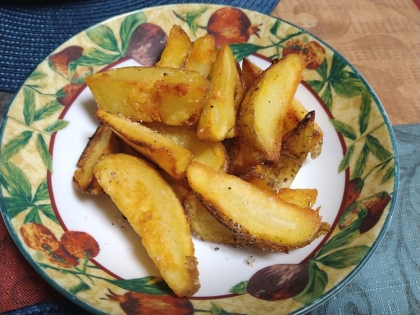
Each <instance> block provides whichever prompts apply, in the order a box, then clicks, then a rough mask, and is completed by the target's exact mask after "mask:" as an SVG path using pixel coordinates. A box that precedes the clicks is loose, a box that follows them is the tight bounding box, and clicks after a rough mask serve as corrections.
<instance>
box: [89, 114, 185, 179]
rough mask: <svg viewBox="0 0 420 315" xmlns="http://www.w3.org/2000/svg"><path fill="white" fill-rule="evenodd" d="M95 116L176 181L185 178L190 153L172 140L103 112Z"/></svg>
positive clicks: (142, 126)
mask: <svg viewBox="0 0 420 315" xmlns="http://www.w3.org/2000/svg"><path fill="white" fill-rule="evenodd" d="M95 116H96V117H97V118H98V119H99V121H100V122H102V123H103V124H105V125H106V126H108V127H109V128H110V129H111V130H112V131H113V132H114V133H115V134H116V135H118V137H119V138H120V139H121V140H123V141H124V142H125V143H127V144H128V145H129V146H130V147H132V148H133V149H134V150H135V151H136V152H138V153H140V154H142V155H143V156H145V157H147V158H148V159H149V160H150V161H152V162H153V163H156V164H157V165H158V166H160V167H161V168H162V169H163V170H164V171H165V172H167V173H168V174H169V175H171V176H172V177H174V178H176V179H180V178H183V177H185V173H186V170H187V167H188V165H189V164H190V162H191V160H192V153H191V152H190V151H189V150H187V149H185V148H184V147H182V146H180V145H178V144H176V143H175V142H174V141H173V140H171V139H169V138H168V137H165V136H163V135H161V134H159V133H158V132H156V131H155V130H152V129H150V128H148V127H146V126H144V125H142V124H139V123H135V122H132V121H130V120H128V119H126V118H124V117H121V116H119V115H116V114H112V113H110V112H107V111H104V110H101V109H99V110H97V111H96V112H95Z"/></svg>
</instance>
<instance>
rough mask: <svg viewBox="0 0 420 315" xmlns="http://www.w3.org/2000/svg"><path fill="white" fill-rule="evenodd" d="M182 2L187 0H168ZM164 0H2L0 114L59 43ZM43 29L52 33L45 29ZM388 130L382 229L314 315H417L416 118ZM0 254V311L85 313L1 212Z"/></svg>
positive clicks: (419, 190)
mask: <svg viewBox="0 0 420 315" xmlns="http://www.w3.org/2000/svg"><path fill="white" fill-rule="evenodd" d="M180 2H185V1H171V3H180ZM202 2H206V3H228V4H231V5H237V6H242V7H246V8H250V9H254V10H257V11H260V12H263V13H270V12H271V10H272V9H273V8H274V7H275V5H276V4H277V1H264V0H254V1H240V0H234V1H229V2H228V1H202ZM164 3H167V1H160V0H156V1H149V0H145V1H126V2H118V1H114V0H104V1H99V0H85V1H77V0H73V1H61V2H59V3H55V2H53V1H48V0H38V1H35V2H33V1H31V2H29V1H28V2H27V1H22V0H15V1H3V2H2V3H1V4H0V26H1V32H0V117H3V115H4V113H5V111H6V108H7V105H8V103H9V102H10V100H11V98H12V97H13V93H14V92H16V91H17V90H18V88H19V87H20V85H21V83H22V82H23V81H24V80H25V78H26V77H27V76H28V75H29V73H30V72H31V71H32V69H33V68H34V67H35V66H36V65H37V64H38V63H39V62H40V61H41V60H42V59H43V58H45V56H47V55H48V54H49V53H50V52H51V51H52V50H53V49H54V48H55V47H56V46H57V45H59V44H61V43H62V42H64V41H65V40H67V39H68V38H69V37H70V36H72V35H74V34H76V33H78V32H79V31H81V30H83V29H85V28H86V27H88V26H90V25H93V24H95V23H97V22H100V21H101V20H104V19H106V18H108V17H110V16H112V15H115V14H118V13H122V12H127V11H131V10H134V9H139V8H143V7H146V6H150V5H160V4H164ZM90 14H92V15H90ZM64 16H65V18H63V17H64ZM86 17H89V18H86ZM48 32H52V33H54V35H53V36H46V34H47V33H48ZM393 131H394V133H395V137H396V141H397V148H398V155H399V161H400V178H399V182H400V184H399V193H398V199H397V203H396V206H395V209H394V213H393V217H392V220H391V222H390V225H389V227H388V229H387V232H386V234H385V236H384V238H383V240H382V242H381V243H380V245H379V246H378V247H377V249H376V251H375V252H374V254H373V255H372V257H371V258H370V259H369V261H368V262H367V263H366V265H365V266H364V267H363V268H362V269H361V271H360V272H359V273H358V274H357V275H356V276H355V277H354V278H353V279H352V281H350V282H349V283H348V284H347V285H345V286H343V288H341V289H340V290H339V291H338V292H337V293H336V294H335V295H334V296H332V297H331V298H330V299H329V300H328V301H326V302H325V303H323V304H321V305H319V306H318V307H317V308H316V309H314V310H312V311H311V312H310V313H309V314H311V315H315V314H356V315H359V314H360V315H361V314H377V315H390V314H397V315H398V314H401V315H406V314H407V315H411V314H413V315H414V314H420V252H419V245H418V244H419V236H418V234H419V233H418V232H419V231H420V206H419V204H420V167H419V165H420V124H409V125H396V126H393ZM0 253H2V254H1V255H2V256H1V259H0V274H1V275H2V277H3V279H2V280H0V312H2V311H6V312H5V313H2V314H7V315H12V314H13V315H18V314H19V315H24V314H25V315H29V314H31V315H35V314H50V315H58V314H63V315H66V314H81V315H83V314H88V313H87V312H86V311H85V310H82V309H81V308H79V307H78V306H76V305H75V304H73V303H72V302H71V301H69V300H67V299H66V298H64V297H62V296H61V295H60V294H59V293H58V292H57V291H55V290H54V289H53V288H52V287H51V286H50V285H49V284H47V283H46V282H45V281H44V280H43V279H42V278H41V276H39V275H38V274H36V273H35V272H34V271H33V269H32V267H31V266H30V265H29V263H28V262H26V260H25V258H24V257H23V256H22V255H21V254H20V252H19V251H18V249H17V248H16V246H15V245H14V242H13V240H12V238H11V236H10V235H9V234H8V232H7V229H6V228H5V226H4V223H3V221H1V219H0ZM14 265H16V266H19V269H18V270H14V271H15V272H13V273H12V274H10V272H9V273H8V274H9V276H10V277H12V278H10V277H8V278H7V277H6V276H4V275H5V273H6V272H8V271H10V270H13V268H14ZM10 281H12V282H13V286H10ZM28 289H30V290H29V291H28ZM6 301H7V303H8V306H7V307H6V306H5V302H6ZM10 303H11V304H10ZM22 306H23V307H22Z"/></svg>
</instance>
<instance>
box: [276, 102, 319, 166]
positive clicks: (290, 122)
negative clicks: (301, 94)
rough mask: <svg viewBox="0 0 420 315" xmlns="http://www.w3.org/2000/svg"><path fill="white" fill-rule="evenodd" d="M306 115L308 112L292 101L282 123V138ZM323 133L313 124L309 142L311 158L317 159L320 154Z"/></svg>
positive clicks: (298, 103) (299, 103)
mask: <svg viewBox="0 0 420 315" xmlns="http://www.w3.org/2000/svg"><path fill="white" fill-rule="evenodd" d="M307 114H308V110H307V109H306V108H305V107H304V106H303V105H302V103H301V102H299V101H298V100H297V99H293V102H292V104H291V106H290V108H289V111H288V112H287V116H286V117H285V119H284V121H283V136H285V135H287V133H289V132H290V131H291V130H292V129H294V128H295V127H296V126H297V125H298V124H299V122H300V121H302V119H304V118H305V116H306V115H307ZM323 138H324V133H323V132H322V129H321V127H320V126H319V125H318V124H317V123H316V121H315V122H314V130H313V134H312V142H311V158H312V159H315V158H317V157H318V156H319V155H320V154H321V152H322V143H323Z"/></svg>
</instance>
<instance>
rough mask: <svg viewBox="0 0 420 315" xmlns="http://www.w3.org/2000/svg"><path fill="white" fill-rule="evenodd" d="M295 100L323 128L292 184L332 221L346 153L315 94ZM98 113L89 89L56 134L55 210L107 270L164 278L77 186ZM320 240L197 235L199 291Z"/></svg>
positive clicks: (302, 92)
mask: <svg viewBox="0 0 420 315" xmlns="http://www.w3.org/2000/svg"><path fill="white" fill-rule="evenodd" d="M250 59H251V60H252V61H253V62H255V63H257V64H258V65H259V66H260V67H261V68H266V67H267V66H268V62H267V61H265V60H263V59H260V58H258V57H255V56H253V57H251V58H250ZM133 65H137V64H136V63H135V62H134V61H132V60H127V61H124V62H122V63H119V64H118V65H117V66H116V67H123V66H133ZM296 98H297V99H298V100H299V101H300V102H301V103H302V104H303V105H304V106H305V107H306V109H308V110H315V111H316V118H315V120H316V122H317V123H318V124H319V125H320V127H321V128H322V130H323V132H324V145H323V150H322V153H321V155H320V156H319V157H318V158H317V159H315V160H311V159H310V158H308V159H307V161H306V162H305V163H304V165H303V167H302V169H301V170H300V171H299V173H298V176H297V177H296V179H295V181H294V183H293V186H292V187H294V188H317V189H318V199H317V204H316V206H321V211H320V214H321V216H322V217H323V220H324V221H326V222H329V223H330V224H332V223H333V222H334V220H335V219H336V216H337V213H338V211H339V208H340V205H341V202H342V198H343V193H344V186H345V175H344V173H340V174H338V172H337V170H338V166H339V164H340V161H341V160H342V158H343V149H342V145H341V142H340V139H339V137H338V135H337V133H336V131H335V130H334V128H333V127H332V125H331V124H330V123H329V116H328V114H327V113H326V111H325V109H324V107H323V106H322V104H320V102H319V101H318V99H317V98H316V97H315V96H314V95H313V92H311V91H310V90H308V89H307V88H306V87H305V86H304V85H302V84H301V85H300V86H299V88H298V91H297V93H296ZM95 110H96V104H95V101H94V99H93V97H92V94H91V93H90V91H89V89H88V88H85V89H84V90H83V91H82V93H80V95H79V96H78V97H77V98H76V100H75V101H74V102H73V104H72V105H71V107H70V108H69V109H68V111H67V113H66V114H65V117H63V119H65V120H67V121H69V122H70V124H69V125H68V127H67V128H65V129H64V130H61V131H59V132H58V133H57V135H56V138H55V143H54V150H53V170H54V172H53V174H52V176H51V183H52V192H53V195H54V199H55V203H56V207H57V211H58V215H59V216H60V217H61V220H62V222H63V223H64V225H65V227H66V228H67V229H68V230H76V231H84V232H87V233H89V234H90V235H91V236H93V237H94V238H95V239H96V241H97V242H98V243H99V246H100V253H99V255H98V256H97V257H95V260H96V261H97V262H98V263H99V264H100V265H101V266H102V267H103V268H106V269H107V270H108V271H109V272H111V273H113V274H114V275H116V276H119V277H121V278H124V279H132V278H142V277H146V276H151V275H154V276H159V271H158V270H157V269H156V267H155V266H154V265H153V262H152V261H151V259H150V258H149V257H148V255H147V253H146V251H145V249H144V248H143V246H142V244H141V239H140V237H139V236H138V235H137V234H136V233H135V232H134V231H133V230H132V229H131V227H130V225H129V224H128V222H127V221H126V220H125V219H124V218H123V217H122V215H121V213H120V212H119V210H118V209H117V208H116V206H115V205H114V204H113V203H112V201H111V200H110V198H109V197H107V196H89V195H85V194H82V193H80V192H79V191H77V190H76V189H75V188H74V187H73V184H72V177H73V173H74V170H75V167H76V163H77V161H78V159H79V157H80V154H81V153H82V151H83V149H84V148H85V146H86V144H87V141H88V139H89V137H91V136H92V135H93V133H94V131H95V130H96V128H97V126H98V121H97V120H96V118H95V117H94V115H93V113H94V111H95ZM321 241H322V237H321V238H319V239H317V240H315V241H314V242H313V243H311V244H310V245H308V246H306V247H304V248H301V249H298V250H293V251H292V252H290V253H289V254H282V253H273V252H264V251H260V250H256V249H254V248H246V249H243V248H242V249H235V248H233V247H230V246H223V245H219V244H212V243H208V242H203V241H200V240H198V239H196V238H194V245H195V250H196V256H197V259H198V262H199V266H198V267H199V271H200V283H201V289H200V290H199V291H198V292H197V294H196V295H195V296H197V297H210V296H220V295H225V294H228V293H229V289H230V288H232V287H233V286H234V285H236V284H238V283H240V282H242V281H246V280H248V279H249V278H250V277H251V276H252V275H253V274H254V273H255V272H257V271H258V270H260V269H262V268H264V267H267V266H270V265H273V264H279V263H287V264H288V263H299V262H300V261H302V260H303V259H305V258H306V257H307V256H308V255H309V254H310V253H311V252H312V251H313V250H314V249H315V248H316V247H317V245H319V243H320V242H321ZM251 256H252V257H253V258H252V259H250V257H251ZM250 262H251V263H250Z"/></svg>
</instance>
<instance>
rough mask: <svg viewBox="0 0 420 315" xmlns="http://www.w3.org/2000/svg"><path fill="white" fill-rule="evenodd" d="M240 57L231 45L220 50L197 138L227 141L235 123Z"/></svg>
mask: <svg viewBox="0 0 420 315" xmlns="http://www.w3.org/2000/svg"><path fill="white" fill-rule="evenodd" d="M237 71H238V70H237V68H236V60H235V58H234V57H233V53H232V50H231V49H230V47H229V45H223V46H222V48H221V49H220V51H219V53H218V54H217V57H216V61H215V62H214V64H213V67H212V69H211V74H210V84H211V85H210V91H209V93H208V95H207V98H206V102H205V105H204V108H203V111H202V113H201V116H200V119H199V120H198V125H197V131H196V132H197V138H198V139H200V140H202V141H223V140H224V139H225V138H226V136H227V134H228V133H229V131H230V130H231V129H232V128H233V127H234V126H235V122H236V108H235V99H234V98H235V89H236V80H237Z"/></svg>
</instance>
